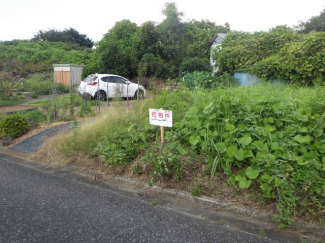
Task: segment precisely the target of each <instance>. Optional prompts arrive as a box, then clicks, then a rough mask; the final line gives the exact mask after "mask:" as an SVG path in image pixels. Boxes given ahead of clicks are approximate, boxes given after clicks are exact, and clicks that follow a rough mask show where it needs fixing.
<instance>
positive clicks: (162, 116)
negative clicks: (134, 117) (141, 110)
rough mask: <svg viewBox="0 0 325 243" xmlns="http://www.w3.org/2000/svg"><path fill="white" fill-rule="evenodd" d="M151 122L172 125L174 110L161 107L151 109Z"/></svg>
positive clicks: (152, 123)
mask: <svg viewBox="0 0 325 243" xmlns="http://www.w3.org/2000/svg"><path fill="white" fill-rule="evenodd" d="M149 122H150V124H151V125H155V126H161V127H172V126H173V112H172V111H166V110H160V109H149Z"/></svg>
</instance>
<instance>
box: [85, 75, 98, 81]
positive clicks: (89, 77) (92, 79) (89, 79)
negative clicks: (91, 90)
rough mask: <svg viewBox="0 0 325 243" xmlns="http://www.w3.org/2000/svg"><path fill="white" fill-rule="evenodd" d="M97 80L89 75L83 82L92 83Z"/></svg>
mask: <svg viewBox="0 0 325 243" xmlns="http://www.w3.org/2000/svg"><path fill="white" fill-rule="evenodd" d="M97 78H98V77H97V76H93V75H91V76H88V77H87V78H85V79H84V80H83V82H86V83H89V82H92V81H94V80H96V79H97Z"/></svg>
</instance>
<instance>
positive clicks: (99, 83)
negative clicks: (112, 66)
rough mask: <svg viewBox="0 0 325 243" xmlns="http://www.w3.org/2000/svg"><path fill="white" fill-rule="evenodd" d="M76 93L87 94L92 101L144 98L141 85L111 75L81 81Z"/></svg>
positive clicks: (89, 77)
mask: <svg viewBox="0 0 325 243" xmlns="http://www.w3.org/2000/svg"><path fill="white" fill-rule="evenodd" d="M78 91H79V93H80V94H81V95H83V94H89V95H91V97H92V98H94V99H99V100H106V99H107V98H114V97H122V98H126V97H129V98H133V97H134V98H137V97H138V95H139V98H141V99H143V98H144V97H145V96H146V90H145V88H144V87H143V86H142V85H138V84H135V83H132V82H130V81H129V80H127V79H126V78H123V77H121V76H118V75H113V74H92V75H89V76H88V77H87V78H85V79H84V80H83V81H81V83H80V85H79V87H78Z"/></svg>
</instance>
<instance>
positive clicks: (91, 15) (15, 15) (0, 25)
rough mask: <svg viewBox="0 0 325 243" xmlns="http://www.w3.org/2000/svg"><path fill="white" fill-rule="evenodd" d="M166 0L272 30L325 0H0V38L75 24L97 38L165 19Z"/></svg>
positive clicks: (193, 12) (215, 18)
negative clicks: (124, 25) (120, 27)
mask: <svg viewBox="0 0 325 243" xmlns="http://www.w3.org/2000/svg"><path fill="white" fill-rule="evenodd" d="M165 2H175V3H176V5H177V8H178V10H179V11H180V12H183V13H184V17H183V20H191V19H196V20H203V19H205V20H209V21H212V22H215V23H217V24H220V25H223V24H224V23H226V22H228V23H229V24H230V27H231V29H232V30H242V31H249V32H254V31H259V30H268V29H270V28H272V27H275V26H277V25H285V24H286V25H288V26H294V25H297V24H298V22H299V21H306V20H308V19H310V18H311V17H312V16H316V15H319V14H320V12H321V11H322V10H323V9H324V7H325V0H174V1H166V0H87V1H86V0H51V1H50V0H0V40H2V41H3V40H12V39H30V38H32V37H33V35H34V34H36V33H37V32H38V31H39V30H48V29H53V28H54V29H57V30H63V29H65V28H70V27H71V28H74V29H76V30H77V31H79V33H81V34H86V35H87V36H88V37H89V38H91V39H92V40H94V41H99V40H101V38H102V36H103V35H104V34H105V33H107V31H108V30H109V29H110V28H112V27H113V26H114V24H115V22H117V21H120V20H123V19H129V20H131V21H132V22H135V23H137V24H138V25H141V24H142V23H144V22H146V21H149V20H151V21H155V22H158V23H159V22H161V21H162V20H163V18H164V16H163V15H162V9H163V6H164V3H165Z"/></svg>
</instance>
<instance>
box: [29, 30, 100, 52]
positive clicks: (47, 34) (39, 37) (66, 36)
mask: <svg viewBox="0 0 325 243" xmlns="http://www.w3.org/2000/svg"><path fill="white" fill-rule="evenodd" d="M32 41H51V42H64V43H74V44H77V45H78V46H81V47H87V48H92V47H93V45H94V42H93V41H92V40H91V39H89V38H88V37H87V36H86V35H82V34H80V33H79V32H78V31H77V30H75V29H73V28H70V29H65V30H63V31H58V30H55V29H52V30H48V31H42V30H40V31H39V32H38V33H37V34H36V35H34V37H33V38H32Z"/></svg>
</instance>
